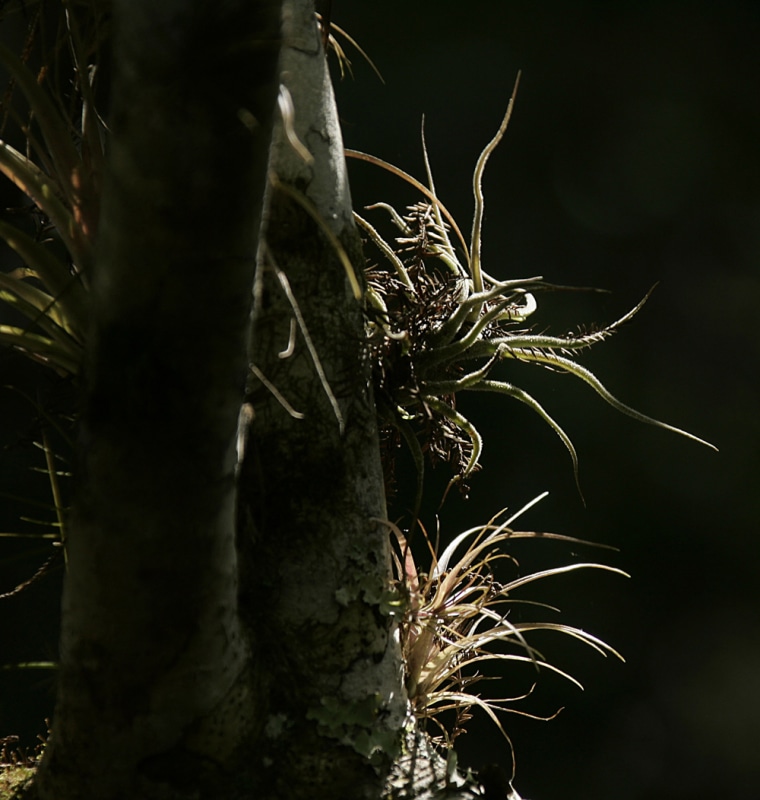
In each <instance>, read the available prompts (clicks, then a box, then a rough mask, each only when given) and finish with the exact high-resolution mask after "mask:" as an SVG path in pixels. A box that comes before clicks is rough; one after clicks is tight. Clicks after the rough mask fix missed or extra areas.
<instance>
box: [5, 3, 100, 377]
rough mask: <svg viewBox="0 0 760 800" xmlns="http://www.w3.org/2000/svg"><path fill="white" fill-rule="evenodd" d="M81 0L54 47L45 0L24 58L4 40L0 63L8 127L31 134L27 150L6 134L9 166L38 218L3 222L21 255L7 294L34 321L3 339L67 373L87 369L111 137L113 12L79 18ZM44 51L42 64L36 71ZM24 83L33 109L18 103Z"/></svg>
mask: <svg viewBox="0 0 760 800" xmlns="http://www.w3.org/2000/svg"><path fill="white" fill-rule="evenodd" d="M73 5H74V4H73V3H63V4H62V11H61V12H60V13H59V19H58V20H57V21H56V22H55V24H56V25H57V26H59V29H58V30H57V32H56V34H55V41H54V45H53V46H52V47H50V48H48V47H47V46H46V44H45V41H44V39H45V36H44V30H45V26H46V24H47V23H49V22H50V21H49V20H47V18H46V16H45V15H46V11H45V9H44V8H43V7H42V6H40V7H38V8H37V9H36V10H35V11H34V12H33V18H32V22H31V24H30V26H29V34H28V39H27V45H26V48H25V50H24V53H23V54H22V57H19V56H17V55H16V54H15V53H14V52H13V51H12V50H11V49H10V48H9V47H7V46H6V45H4V44H2V43H0V65H2V66H3V67H4V68H5V69H6V70H7V72H8V73H9V75H10V82H9V85H8V89H7V91H6V92H5V95H4V98H3V102H2V114H3V127H5V125H6V123H7V121H8V120H12V121H13V122H14V123H15V124H16V126H17V127H18V129H19V130H20V131H21V133H22V134H23V135H24V138H25V140H26V152H24V153H22V152H21V151H19V150H17V149H16V148H14V147H13V146H12V145H11V144H9V143H8V142H6V141H2V140H0V172H2V173H3V174H4V175H5V176H6V177H7V178H9V179H10V180H11V181H12V182H13V183H14V184H15V185H16V186H17V187H18V188H19V189H20V190H21V191H22V192H23V193H24V195H26V198H27V201H28V205H27V206H26V207H25V210H26V211H27V212H28V214H27V216H28V217H30V218H31V219H33V220H34V223H35V230H34V231H32V232H31V233H27V232H25V231H24V230H22V229H21V227H20V226H19V225H15V224H10V223H9V222H7V221H5V220H0V238H2V239H3V240H4V241H5V242H6V244H8V245H9V246H10V247H11V248H12V249H13V250H14V251H15V252H16V253H17V255H18V256H19V257H20V259H21V261H22V266H20V267H18V268H16V269H15V270H13V271H12V272H10V273H2V274H0V299H2V300H3V301H4V302H6V303H8V304H9V305H12V306H13V307H15V308H16V309H17V310H18V311H19V312H21V314H22V315H23V316H25V317H26V318H27V320H28V324H27V325H26V326H23V327H22V326H13V325H2V326H0V343H2V344H5V345H8V346H10V347H12V348H14V349H16V350H19V351H21V352H22V353H24V354H25V355H27V356H28V357H29V358H31V359H32V360H34V361H37V362H40V363H42V364H45V365H46V366H50V367H52V368H54V369H55V370H56V371H58V372H59V373H62V374H76V373H78V372H79V368H80V364H81V358H82V348H83V343H84V336H85V333H86V330H87V324H88V316H89V302H88V292H87V289H88V277H89V274H90V269H91V267H92V263H93V248H94V242H95V236H96V234H97V227H98V212H99V207H100V188H101V181H102V176H103V166H104V134H105V126H104V124H103V122H102V120H101V119H100V118H99V116H98V114H97V113H96V110H95V82H96V78H97V75H98V52H99V47H100V43H101V40H102V36H103V30H104V29H105V28H106V27H107V13H106V12H100V11H98V9H97V8H96V7H95V6H93V8H92V9H89V10H90V11H92V12H93V13H91V14H90V15H89V16H86V15H84V14H79V15H75V14H73V13H72V7H73ZM54 13H55V12H54ZM37 39H40V40H41V42H40V43H39V46H38V47H37V48H35V47H34V45H35V43H37ZM36 50H41V51H42V58H43V61H42V63H43V66H42V67H41V68H40V69H39V70H38V71H37V72H36V73H35V71H34V70H33V68H32V67H31V66H30V61H31V60H32V56H33V55H35V53H36ZM15 89H18V90H19V92H20V94H21V95H22V96H23V99H24V101H25V106H26V107H22V108H19V106H20V105H23V104H19V103H18V102H16V101H17V92H15V91H14V90H15ZM22 210H24V209H22Z"/></svg>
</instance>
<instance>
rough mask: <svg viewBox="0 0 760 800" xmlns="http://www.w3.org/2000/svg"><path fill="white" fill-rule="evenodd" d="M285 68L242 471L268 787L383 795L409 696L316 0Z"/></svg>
mask: <svg viewBox="0 0 760 800" xmlns="http://www.w3.org/2000/svg"><path fill="white" fill-rule="evenodd" d="M282 75H283V83H284V84H285V86H286V88H287V93H288V94H289V96H290V97H292V101H293V109H294V119H293V120H292V121H291V122H292V128H291V129H290V130H289V131H288V130H286V129H285V127H284V126H283V125H282V124H281V125H278V127H277V129H276V131H275V136H274V140H273V147H272V160H271V170H272V172H273V173H274V175H275V176H276V184H277V185H284V187H285V188H279V189H278V188H275V189H274V190H273V192H272V196H271V201H270V204H269V207H268V214H267V219H266V232H265V240H266V245H267V246H266V248H265V251H264V253H263V255H262V260H261V263H260V266H259V273H258V275H257V281H256V300H255V313H254V322H253V329H252V351H251V357H252V361H253V364H254V368H255V371H254V373H252V375H251V380H250V392H249V402H250V404H251V407H252V409H253V421H252V424H251V426H250V431H249V436H248V444H247V446H246V451H245V458H244V461H243V464H242V472H241V488H240V491H241V511H242V518H243V520H244V536H246V542H245V546H244V550H246V551H247V553H248V556H247V558H246V564H248V570H246V572H245V573H244V574H245V575H246V578H245V581H244V584H243V589H244V597H243V601H244V609H245V612H246V615H247V619H248V620H249V621H250V625H251V628H252V630H253V632H254V641H255V648H256V652H257V654H258V656H259V657H258V658H257V659H256V665H257V670H258V677H259V680H260V681H261V685H262V686H263V687H265V694H266V696H267V705H266V722H265V736H264V738H263V740H262V742H261V745H260V747H259V748H257V757H260V758H261V763H262V764H265V765H266V768H265V769H264V770H262V772H261V775H260V780H259V782H258V784H257V791H258V792H260V793H261V796H264V797H278V798H279V797H290V798H300V797H304V798H305V797H309V798H315V797H316V798H320V797H325V798H327V797H329V798H332V799H334V798H354V799H355V798H361V797H367V798H370V797H378V796H380V794H381V793H382V787H383V784H384V780H385V777H386V775H387V773H388V770H389V769H390V765H391V763H392V760H393V758H394V756H395V755H396V754H397V752H398V750H399V746H400V744H401V729H402V726H403V721H404V714H405V710H406V705H405V698H404V695H403V682H402V665H401V659H400V653H399V649H398V645H397V643H396V641H395V640H394V638H393V636H392V635H391V626H390V624H389V620H388V618H387V617H385V616H383V614H382V612H381V600H382V597H383V593H384V592H385V591H386V589H387V586H388V578H389V572H390V560H389V549H388V529H387V527H386V526H384V525H383V524H382V523H381V522H379V520H381V519H384V517H385V497H384V491H383V475H382V468H381V464H380V454H379V446H378V434H377V421H376V414H375V409H374V404H373V399H372V392H371V386H370V376H369V364H368V362H367V357H366V352H365V348H364V319H363V312H362V307H361V304H360V303H359V302H358V301H357V299H356V297H355V296H354V294H353V292H352V288H351V282H350V281H349V280H348V277H347V272H346V268H345V265H344V264H343V263H342V262H341V259H340V258H339V253H338V252H337V248H336V246H335V244H334V243H331V241H330V239H329V238H328V236H327V235H326V233H325V230H324V228H325V227H327V228H329V230H330V231H331V232H332V234H333V235H334V236H335V237H337V239H338V240H339V241H340V243H341V246H342V248H344V249H345V251H346V253H347V254H348V255H349V258H350V260H351V261H352V263H353V265H354V270H355V272H356V273H357V274H358V275H359V276H361V274H362V270H363V257H362V254H361V242H360V238H359V236H358V233H357V231H356V228H355V226H354V223H353V217H352V208H351V198H350V192H349V188H348V181H347V178H346V168H345V160H344V156H343V144H342V138H341V134H340V128H339V125H338V120H337V114H336V111H335V105H334V99H333V95H332V87H331V83H330V77H329V73H328V70H327V66H326V62H325V55H324V52H323V50H322V46H321V36H320V32H319V30H318V28H317V26H316V24H315V22H314V15H313V3H312V2H305V0H295V1H294V2H292V3H288V4H287V5H286V13H285V25H284V47H283V55H282ZM286 96H287V95H286ZM288 134H289V136H288ZM293 134H295V137H297V139H298V141H299V142H300V143H301V145H303V146H304V147H305V148H306V149H307V150H308V151H309V153H310V154H311V159H313V160H310V159H309V158H308V157H307V156H305V154H304V153H303V152H302V149H301V147H300V146H299V145H295V146H294V144H293V143H292V142H293ZM306 206H308V208H309V209H310V210H307V209H306ZM262 381H263V382H262ZM301 416H302V418H301ZM259 754H260V755H259Z"/></svg>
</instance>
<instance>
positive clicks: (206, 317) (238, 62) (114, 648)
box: [38, 0, 280, 800]
mask: <svg viewBox="0 0 760 800" xmlns="http://www.w3.org/2000/svg"><path fill="white" fill-rule="evenodd" d="M114 14H115V43H114V47H115V52H114V58H113V63H114V65H115V71H116V75H115V79H114V87H113V92H112V97H113V102H112V106H111V118H110V139H109V169H108V175H107V184H106V188H105V191H104V201H103V209H102V222H101V228H100V233H99V241H98V253H97V264H96V272H95V275H94V276H93V296H92V300H93V318H94V324H93V329H92V331H91V336H90V339H89V353H88V361H87V364H86V395H85V404H84V408H83V413H82V422H81V435H80V441H79V462H80V463H79V468H78V493H77V497H76V501H75V507H74V511H73V518H72V520H71V531H70V536H69V539H68V541H67V543H66V553H67V576H66V585H65V591H64V598H63V611H62V613H63V624H62V639H61V656H60V667H61V669H60V686H59V694H58V702H57V708H56V713H55V723H54V732H53V734H52V738H51V741H50V743H49V745H48V748H47V751H46V754H45V758H44V762H43V764H42V766H41V768H40V772H39V776H38V788H39V792H40V794H41V796H42V797H44V798H56V800H64V799H65V800H68V799H69V798H82V800H89V799H90V798H92V800H117V798H118V799H119V800H120V799H121V798H124V799H125V800H126V798H130V799H131V798H137V797H140V798H153V797H179V796H183V792H184V791H185V789H187V791H188V793H191V792H190V787H194V788H193V789H192V792H198V791H199V790H200V789H201V787H203V786H204V785H206V784H207V783H209V784H212V785H217V786H221V785H222V784H223V783H224V781H225V775H226V771H227V770H228V769H229V768H230V767H231V765H234V764H235V760H236V756H237V749H238V748H239V746H240V743H241V741H244V740H245V739H246V737H249V736H250V735H251V731H252V730H253V728H254V725H255V709H254V708H253V705H252V697H253V694H252V691H251V685H250V671H249V650H248V644H247V641H246V637H245V636H244V634H243V631H242V629H241V625H240V623H239V619H238V613H237V561H236V551H235V495H234V469H235V460H236V456H235V451H234V442H235V431H236V424H237V417H238V410H239V406H240V402H241V398H242V393H243V387H244V381H245V368H246V359H245V352H246V346H247V329H248V320H249V314H250V298H251V290H250V287H251V284H252V279H253V275H254V268H255V254H256V249H257V240H258V232H259V228H260V225H259V222H260V217H261V210H262V199H263V197H264V187H265V182H266V163H267V154H268V146H269V141H270V130H271V119H272V112H273V108H274V103H275V99H276V91H277V81H276V76H277V58H278V51H279V45H280V3H279V2H277V1H276V0H269V1H259V2H249V0H229V1H228V2H224V3H218V2H210V0H196V1H195V2H186V1H185V0H161V2H155V0H117V2H116V3H115V9H114ZM192 796H198V795H197V793H195V794H192ZM203 796H204V797H206V796H211V795H210V794H205V793H204V794H203Z"/></svg>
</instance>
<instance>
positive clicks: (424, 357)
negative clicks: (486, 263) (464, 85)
mask: <svg viewBox="0 0 760 800" xmlns="http://www.w3.org/2000/svg"><path fill="white" fill-rule="evenodd" d="M518 83H519V75H518V80H517V82H516V83H515V89H514V91H513V93H512V97H511V99H510V101H509V105H508V107H507V111H506V113H505V115H504V118H503V119H502V121H501V124H500V126H499V128H498V130H497V132H496V134H495V135H494V137H493V138H492V139H491V141H490V142H489V143H488V144H487V145H486V146H485V148H484V149H483V151H482V153H481V154H480V157H479V158H478V160H477V163H476V165H475V170H474V172H473V180H472V183H473V194H474V198H475V207H474V214H473V221H472V233H471V236H470V241H469V244H467V243H466V242H465V239H464V237H463V235H462V233H461V230H460V228H459V226H458V225H457V222H456V220H455V219H454V218H453V217H452V215H451V214H450V213H449V212H448V210H447V209H446V207H445V205H444V204H443V202H442V201H441V200H440V199H439V197H438V195H437V194H436V190H435V184H434V181H433V175H432V170H431V167H430V162H429V159H428V154H427V148H426V146H425V137H424V126H423V136H422V151H423V156H424V162H425V170H426V175H427V184H423V183H421V182H420V181H418V180H417V179H415V178H413V177H412V176H411V175H409V174H408V173H406V172H405V171H403V170H402V169H400V168H398V167H395V166H393V165H392V164H389V163H388V162H386V161H383V160H382V159H380V158H377V157H375V156H371V155H368V154H366V153H361V152H358V151H355V150H349V151H347V155H348V156H350V157H352V158H355V159H360V160H363V161H366V162H369V163H371V164H374V165H376V166H379V167H381V168H383V169H385V170H387V171H389V172H391V173H392V174H394V175H396V176H398V177H400V178H402V179H403V180H404V181H406V183H408V184H410V185H411V186H412V187H414V188H415V189H416V190H418V191H419V192H420V193H421V195H422V196H423V199H422V200H421V201H420V202H418V203H416V204H414V205H412V206H410V207H408V208H407V211H406V213H405V214H404V215H402V214H399V213H398V212H397V211H396V210H395V209H394V208H393V207H392V206H390V205H389V204H387V203H376V204H374V205H372V206H368V207H367V209H368V210H382V211H384V212H385V213H386V214H388V215H389V217H390V220H391V222H392V224H393V225H394V226H395V228H396V229H397V235H396V237H395V239H394V240H393V242H389V241H388V240H387V239H385V238H383V236H381V234H380V233H379V232H378V230H377V229H376V227H375V226H374V225H373V224H371V223H370V222H369V221H368V220H367V219H365V218H364V217H363V216H361V215H358V214H357V215H356V221H357V223H358V224H359V226H360V227H361V229H362V230H363V231H364V233H365V234H366V237H367V239H368V240H369V242H371V243H372V244H373V245H374V246H375V247H376V248H377V250H378V251H379V252H380V254H381V255H382V256H383V263H381V264H379V265H377V266H374V267H373V268H371V269H369V270H368V272H367V278H368V283H369V289H368V293H367V296H368V300H369V304H370V322H369V334H368V339H369V347H370V351H371V361H372V364H373V365H374V374H375V386H376V397H377V402H378V407H379V410H380V412H381V414H382V415H383V417H384V421H385V423H386V425H387V426H388V427H389V428H395V429H396V430H397V431H398V432H399V433H400V435H401V436H402V437H403V439H404V440H405V441H406V443H407V445H408V446H409V447H410V450H411V453H412V456H413V458H414V461H415V465H416V469H417V473H418V490H417V497H416V512H418V510H419V503H420V498H421V492H422V476H423V464H424V455H425V452H424V451H426V452H427V455H428V456H429V458H430V459H431V460H432V461H433V462H434V463H435V461H436V460H448V461H451V462H453V463H454V471H455V475H454V477H453V479H452V482H451V483H450V484H449V487H450V486H451V485H453V484H454V483H457V482H458V483H460V484H462V485H464V484H465V482H466V479H467V478H468V477H469V476H470V475H471V474H472V473H473V472H474V471H475V470H476V469H477V468H478V464H479V460H480V455H481V450H482V446H483V441H482V437H481V435H480V433H479V432H478V429H477V428H476V426H475V425H474V424H473V423H472V422H471V421H470V420H469V419H468V418H467V417H465V416H464V414H462V413H461V411H459V410H458V408H457V406H456V397H457V395H458V393H459V392H465V391H467V392H478V391H479V392H484V391H485V392H493V393H497V394H503V395H506V396H508V397H512V398H514V399H516V400H518V401H520V402H521V403H523V404H525V405H527V406H528V407H529V408H530V409H532V410H533V411H534V412H535V413H536V414H538V415H539V417H541V418H542V419H543V420H544V421H545V422H546V423H547V424H548V425H549V426H550V427H551V428H552V430H553V431H554V432H555V433H556V434H557V436H558V437H559V438H560V439H561V441H562V443H563V444H564V445H565V447H566V448H567V450H568V452H569V454H570V458H571V460H572V466H573V472H574V475H575V479H576V483H578V457H577V453H576V450H575V447H574V446H573V443H572V441H571V440H570V437H569V436H568V435H567V434H566V433H565V431H564V430H563V429H562V428H561V427H560V425H559V423H557V422H556V421H555V420H554V418H553V417H552V416H550V414H549V413H548V412H547V411H546V409H545V408H544V407H543V405H542V404H541V403H540V402H539V401H538V400H537V399H535V398H534V397H533V396H532V395H530V394H529V393H528V392H526V391H525V390H524V389H521V388H520V387H518V386H515V385H514V384H512V383H509V382H507V381H504V380H494V379H493V378H492V377H491V371H492V369H493V367H494V366H495V365H496V364H498V363H499V362H502V361H505V360H516V361H521V362H526V363H530V364H538V365H540V366H543V367H547V368H549V369H551V370H554V371H557V372H564V373H568V374H570V375H573V376H575V377H576V378H579V379H580V380H582V381H584V382H585V383H587V384H588V385H589V386H591V388H592V389H594V391H595V392H596V393H597V394H598V395H599V396H600V397H601V398H602V399H603V400H605V401H606V402H607V403H609V404H610V405H611V406H612V407H613V408H615V409H617V410H618V411H620V412H622V413H623V414H627V415H628V416H630V417H633V418H634V419H636V420H638V421H639V422H645V423H648V424H650V425H655V426H657V427H659V428H663V429H665V430H669V431H673V432H674V433H678V434H680V435H681V436H685V437H687V438H688V439H693V440H694V441H696V442H699V443H700V444H704V445H707V446H708V447H713V445H711V444H709V443H708V442H705V441H704V440H703V439H700V438H699V437H697V436H694V435H693V434H691V433H688V432H687V431H684V430H682V429H680V428H677V427H675V426H673V425H669V424H667V423H665V422H661V421H660V420H657V419H654V418H653V417H649V416H647V415H645V414H642V413H640V412H639V411H636V410H635V409H633V408H631V407H630V406H628V405H626V404H625V403H623V402H621V401H620V400H618V399H617V398H616V397H615V396H614V395H612V394H611V393H610V392H609V391H608V390H607V388H606V387H605V386H604V385H603V384H602V382H601V381H600V380H599V379H598V378H597V377H596V375H594V373H593V372H591V371H590V370H589V369H588V368H586V367H584V366H582V365H581V364H579V363H578V362H577V360H576V358H577V356H578V354H579V353H581V352H582V351H583V350H585V349H587V348H589V347H592V346H593V345H595V344H597V343H599V342H602V341H604V340H605V339H607V338H608V337H609V336H611V335H612V334H613V333H614V332H615V331H616V330H618V329H619V328H620V327H621V326H622V325H623V324H624V323H626V322H628V321H629V320H630V319H631V318H632V317H633V316H634V315H635V314H636V312H637V311H638V310H639V309H640V308H641V306H642V305H643V304H644V302H645V301H646V299H647V297H648V295H647V296H646V297H644V299H643V300H642V301H641V302H640V303H639V304H638V305H636V306H635V307H634V308H633V309H631V310H630V311H629V312H628V313H626V314H624V315H623V316H622V317H621V318H620V319H618V320H616V321H615V322H613V323H611V324H609V325H607V326H605V327H603V328H601V329H599V330H594V331H592V332H588V333H580V334H577V335H576V334H567V335H564V336H553V335H549V334H546V333H537V332H535V331H534V330H533V329H532V328H530V327H527V326H526V322H527V321H528V319H529V317H530V316H531V315H532V314H533V313H534V311H535V310H536V308H537V301H536V293H537V292H539V291H541V290H547V289H556V288H566V287H555V286H552V285H551V284H548V283H546V282H545V281H544V280H543V278H542V277H541V276H536V277H530V278H523V279H517V280H499V279H497V278H494V277H492V276H491V275H490V274H489V273H487V272H486V271H485V270H484V268H483V265H482V263H481V231H482V226H483V211H484V197H483V191H482V180H483V173H484V170H485V167H486V164H487V162H488V159H489V157H490V155H491V153H492V152H493V151H494V149H495V148H496V146H497V145H498V144H499V142H500V141H501V140H502V137H503V136H504V133H505V131H506V129H507V125H508V124H509V120H510V117H511V115H512V109H513V106H514V100H515V94H516V91H517V86H518ZM420 439H422V443H421V442H420ZM579 491H580V486H579Z"/></svg>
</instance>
